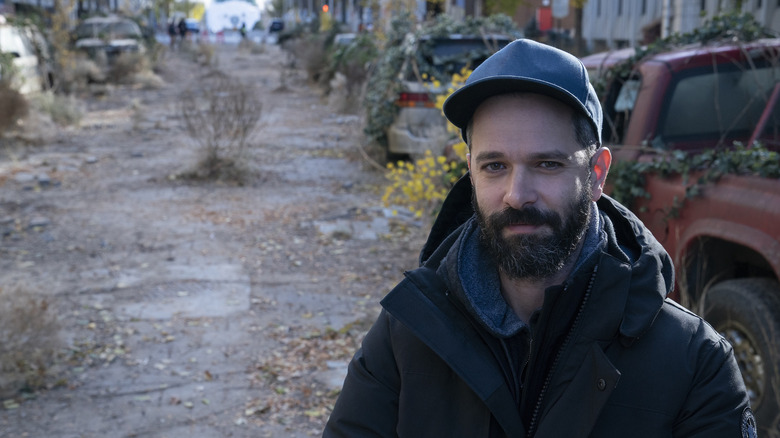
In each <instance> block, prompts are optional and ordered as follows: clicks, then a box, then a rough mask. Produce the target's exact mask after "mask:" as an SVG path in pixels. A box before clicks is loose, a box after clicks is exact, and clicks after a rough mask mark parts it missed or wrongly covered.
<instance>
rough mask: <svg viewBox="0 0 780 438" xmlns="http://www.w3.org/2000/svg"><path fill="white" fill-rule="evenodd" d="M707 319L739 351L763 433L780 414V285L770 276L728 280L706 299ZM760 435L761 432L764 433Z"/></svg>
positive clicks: (754, 409)
mask: <svg viewBox="0 0 780 438" xmlns="http://www.w3.org/2000/svg"><path fill="white" fill-rule="evenodd" d="M703 317H704V318H705V319H706V320H707V321H708V322H709V323H710V324H711V325H712V326H713V327H714V328H715V330H717V331H718V332H720V334H721V335H723V337H725V338H726V339H727V340H728V341H729V342H730V343H731V345H732V346H733V347H734V356H735V357H736V359H737V363H738V364H739V369H740V370H741V371H742V377H743V379H744V381H745V386H746V387H747V391H748V395H749V396H750V405H751V408H752V409H753V412H755V416H756V420H757V421H758V427H759V430H760V431H762V432H764V433H763V435H767V436H774V434H775V433H777V431H776V430H772V431H770V430H769V429H770V427H771V425H772V424H774V423H775V417H776V416H778V395H780V394H778V392H777V391H776V390H775V389H776V388H777V387H779V386H780V371H779V370H778V368H777V364H778V362H779V361H778V359H779V358H780V355H779V353H780V351H778V345H780V283H778V282H777V281H775V280H773V279H769V278H745V279H738V280H727V281H723V282H721V283H718V284H716V285H714V286H713V287H712V288H711V289H710V290H709V291H707V293H706V295H705V302H704V312H703ZM759 435H761V434H759Z"/></svg>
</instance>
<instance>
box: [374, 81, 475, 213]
mask: <svg viewBox="0 0 780 438" xmlns="http://www.w3.org/2000/svg"><path fill="white" fill-rule="evenodd" d="M470 74H471V70H468V69H466V68H465V67H464V68H463V69H462V70H461V71H460V72H459V73H456V74H455V75H453V77H452V80H451V81H450V86H449V88H448V89H447V94H446V95H441V96H437V99H436V107H437V108H438V109H439V110H442V108H443V106H444V101H445V100H447V97H448V96H449V95H450V94H452V93H454V92H455V91H456V90H458V89H460V88H461V87H462V86H463V85H464V84H465V82H466V79H467V78H468V76H469V75H470ZM447 129H448V130H449V131H450V132H452V133H453V135H457V134H458V132H459V130H458V128H456V127H455V125H453V124H451V123H447ZM467 151H468V146H467V145H466V142H464V141H462V140H461V139H460V138H459V140H457V141H456V143H455V144H454V145H453V146H452V148H451V150H450V151H449V154H446V156H445V155H442V156H437V157H434V156H433V154H432V153H431V152H430V151H426V153H425V156H424V157H423V158H421V159H418V160H416V161H415V162H414V163H411V162H404V161H399V162H397V163H388V164H387V169H388V174H387V178H388V180H389V181H390V184H389V185H388V186H387V187H386V188H385V193H384V196H383V197H382V202H383V203H384V204H385V206H391V205H397V206H402V207H404V208H407V209H409V210H410V211H411V212H412V213H414V215H415V216H416V217H421V218H428V219H432V218H434V217H435V216H436V214H437V213H438V211H439V209H440V208H441V204H442V202H443V201H444V198H445V197H446V196H447V193H448V192H449V190H450V188H452V185H453V184H454V183H455V182H456V181H457V180H458V178H460V177H461V176H463V175H464V174H465V173H466V171H467V169H468V166H467V164H466V153H467Z"/></svg>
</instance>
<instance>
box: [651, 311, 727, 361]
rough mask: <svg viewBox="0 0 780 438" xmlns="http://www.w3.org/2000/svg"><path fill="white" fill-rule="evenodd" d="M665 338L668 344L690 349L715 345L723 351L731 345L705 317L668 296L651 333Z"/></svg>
mask: <svg viewBox="0 0 780 438" xmlns="http://www.w3.org/2000/svg"><path fill="white" fill-rule="evenodd" d="M652 332H656V334H657V335H658V336H659V337H660V338H661V339H663V340H664V341H665V342H666V343H667V344H666V345H675V344H676V345H680V346H681V347H686V348H688V349H692V348H693V349H696V348H700V347H704V348H712V347H715V348H717V349H719V350H722V351H724V352H725V351H727V350H730V349H731V347H730V345H729V344H728V342H726V340H725V339H724V338H723V336H722V335H721V334H720V333H718V331H717V330H715V329H714V328H713V327H712V326H711V325H710V324H709V323H708V322H707V321H706V320H705V319H704V318H702V317H701V316H699V315H697V314H696V313H694V312H693V311H691V310H689V309H687V308H686V307H684V306H682V305H681V304H679V303H677V302H675V301H673V300H671V299H669V298H667V299H666V300H664V304H663V306H661V310H660V312H659V313H658V317H656V320H655V322H654V323H653V326H652V328H651V330H650V333H652Z"/></svg>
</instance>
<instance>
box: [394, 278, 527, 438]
mask: <svg viewBox="0 0 780 438" xmlns="http://www.w3.org/2000/svg"><path fill="white" fill-rule="evenodd" d="M445 290H446V288H445V287H444V285H443V283H442V282H441V280H440V279H439V278H438V276H437V275H436V273H435V272H434V271H432V270H430V269H426V268H420V269H417V270H415V271H411V272H407V273H406V279H405V280H404V281H402V282H401V283H400V284H399V285H398V286H397V287H396V288H395V289H393V290H392V291H391V292H390V293H389V294H388V295H387V296H386V297H385V298H384V299H383V300H382V306H383V307H384V308H385V310H387V311H388V312H389V313H390V314H391V315H393V317H394V318H396V319H397V320H398V321H399V322H401V323H402V324H403V325H404V326H406V327H407V328H408V329H409V330H411V331H412V333H414V334H415V336H417V337H418V338H419V339H420V340H421V341H422V342H424V343H425V344H426V345H427V346H428V347H429V348H430V349H431V350H433V351H434V352H435V353H436V354H437V355H438V356H439V357H441V358H442V359H443V360H444V361H445V362H447V364H448V365H449V366H450V368H452V370H453V371H454V372H455V373H456V374H457V375H458V376H459V377H460V378H461V379H463V381H464V382H465V383H466V384H467V385H468V386H469V387H470V388H471V389H472V390H473V391H474V393H475V394H477V396H479V397H480V399H482V400H483V401H484V402H485V405H486V406H487V407H488V409H489V410H490V411H491V413H492V414H493V416H494V417H495V419H496V421H497V422H498V423H499V424H500V425H501V427H502V429H504V431H505V432H506V433H507V435H508V436H513V437H524V436H525V429H524V428H523V424H522V420H521V417H520V413H519V412H518V410H517V408H516V405H515V401H514V400H513V398H512V394H511V393H510V391H509V388H507V386H506V384H505V382H504V379H503V373H502V371H501V369H500V367H499V365H498V363H496V361H495V360H493V354H492V353H491V351H490V349H489V348H488V346H487V345H485V342H484V340H483V338H482V337H481V336H480V335H479V333H477V331H476V329H475V328H474V326H473V325H472V324H471V322H470V321H469V319H468V318H465V317H464V315H463V314H462V310H461V309H459V308H458V307H457V306H456V305H454V303H453V302H452V301H450V297H449V296H448V294H444V293H442V291H445Z"/></svg>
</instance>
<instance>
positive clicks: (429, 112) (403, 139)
mask: <svg viewBox="0 0 780 438" xmlns="http://www.w3.org/2000/svg"><path fill="white" fill-rule="evenodd" d="M409 38H414V37H413V36H411V35H410V37H409ZM511 41H512V38H511V37H508V36H504V35H487V36H468V35H449V36H447V37H435V38H434V37H422V38H419V40H418V41H411V42H407V43H408V45H409V47H413V48H414V49H413V51H412V52H413V53H415V54H421V56H422V58H423V59H422V62H420V60H419V58H418V57H416V56H409V57H407V58H406V61H405V63H404V66H403V68H402V69H401V78H400V80H402V81H403V85H402V88H401V92H400V93H399V95H398V99H397V100H396V106H398V113H397V115H396V117H395V120H394V122H393V123H392V125H390V126H389V127H388V128H387V152H388V157H394V156H396V155H398V156H403V155H420V154H423V153H425V151H426V150H430V151H431V152H433V153H434V154H440V153H441V152H442V151H443V150H444V148H445V146H446V145H447V143H449V142H450V141H451V140H452V139H453V137H454V136H455V135H454V134H453V133H451V132H448V131H447V120H446V119H445V118H444V115H443V114H442V112H441V110H440V109H439V108H437V107H436V96H437V95H442V94H444V93H446V92H447V90H448V89H449V87H450V84H449V83H448V80H449V78H450V77H452V75H453V74H455V73H459V72H460V70H461V69H462V68H463V67H467V68H469V69H472V70H473V69H474V68H476V66H478V65H479V64H481V63H482V61H484V60H485V59H487V57H488V56H490V55H491V54H493V53H494V52H496V51H497V50H498V49H500V48H502V47H504V46H506V45H507V44H509V43H510V42H511ZM422 64H424V65H426V66H429V71H427V72H421V71H420V70H421V65H422Z"/></svg>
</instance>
